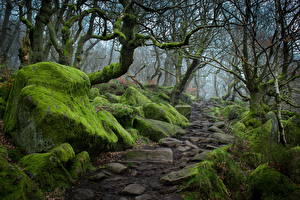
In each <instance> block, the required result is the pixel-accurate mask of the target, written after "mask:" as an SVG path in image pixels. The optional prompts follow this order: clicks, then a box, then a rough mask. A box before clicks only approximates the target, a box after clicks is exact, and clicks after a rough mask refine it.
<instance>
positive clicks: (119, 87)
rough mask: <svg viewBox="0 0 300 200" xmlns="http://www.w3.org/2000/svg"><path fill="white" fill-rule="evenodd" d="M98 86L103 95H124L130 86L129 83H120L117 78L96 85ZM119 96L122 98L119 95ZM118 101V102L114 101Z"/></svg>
mask: <svg viewBox="0 0 300 200" xmlns="http://www.w3.org/2000/svg"><path fill="white" fill-rule="evenodd" d="M96 87H97V88H99V92H100V94H101V95H105V96H106V95H108V94H114V95H123V94H124V93H125V91H126V89H127V88H128V86H127V85H125V84H121V83H119V82H118V81H117V80H112V81H110V82H109V83H101V84H98V85H96ZM118 98H120V97H119V96H118ZM118 102H119V101H118ZM112 103H117V102H112Z"/></svg>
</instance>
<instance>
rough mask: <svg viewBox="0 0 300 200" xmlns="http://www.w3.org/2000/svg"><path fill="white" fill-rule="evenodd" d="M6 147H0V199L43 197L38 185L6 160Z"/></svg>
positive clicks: (16, 199) (17, 199) (28, 199)
mask: <svg viewBox="0 0 300 200" xmlns="http://www.w3.org/2000/svg"><path fill="white" fill-rule="evenodd" d="M7 159H8V157H7V152H6V149H5V148H3V147H0V185H1V187H0V199H2V200H32V199H36V200H39V199H44V198H43V194H42V192H41V191H40V189H39V188H38V186H37V185H36V184H35V183H34V182H33V181H32V180H31V179H30V178H29V177H28V176H27V175H26V174H25V173H24V171H22V170H21V169H20V168H19V167H18V166H17V165H15V164H13V163H10V162H8V160H7Z"/></svg>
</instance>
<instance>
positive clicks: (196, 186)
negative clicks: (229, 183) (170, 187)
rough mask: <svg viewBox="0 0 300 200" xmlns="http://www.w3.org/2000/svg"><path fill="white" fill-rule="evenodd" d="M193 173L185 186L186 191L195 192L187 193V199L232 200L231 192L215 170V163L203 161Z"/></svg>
mask: <svg viewBox="0 0 300 200" xmlns="http://www.w3.org/2000/svg"><path fill="white" fill-rule="evenodd" d="M192 172H194V176H193V177H192V178H190V179H189V181H188V182H187V183H186V184H185V185H184V190H187V191H189V190H190V189H192V191H194V192H187V193H186V194H185V196H186V199H199V200H207V199H224V200H229V199H231V198H230V192H229V190H228V189H227V187H226V186H225V184H224V183H223V181H222V179H221V178H220V177H219V176H218V174H217V172H216V170H215V169H214V162H212V161H202V162H200V163H199V164H198V166H197V168H195V169H193V171H190V173H192Z"/></svg>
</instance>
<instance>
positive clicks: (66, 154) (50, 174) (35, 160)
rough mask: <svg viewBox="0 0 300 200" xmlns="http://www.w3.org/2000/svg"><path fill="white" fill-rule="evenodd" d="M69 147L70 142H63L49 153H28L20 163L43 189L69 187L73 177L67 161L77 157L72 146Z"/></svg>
mask: <svg viewBox="0 0 300 200" xmlns="http://www.w3.org/2000/svg"><path fill="white" fill-rule="evenodd" d="M69 147H70V145H69V144H62V145H60V146H58V147H55V148H54V149H52V150H51V151H49V152H47V153H33V154H29V155H26V156H24V157H23V158H22V159H21V160H20V161H19V165H20V166H21V167H23V168H24V170H25V172H26V173H28V174H30V175H31V176H32V178H33V180H34V181H35V182H36V183H38V184H39V186H40V188H42V189H43V190H53V189H54V188H56V187H68V186H69V185H70V183H71V182H72V177H71V175H70V173H69V172H68V170H67V169H66V163H67V162H68V161H71V160H72V159H73V158H74V157H75V153H74V151H73V149H72V147H71V149H69ZM60 158H61V159H62V160H60Z"/></svg>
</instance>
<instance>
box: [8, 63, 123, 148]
mask: <svg viewBox="0 0 300 200" xmlns="http://www.w3.org/2000/svg"><path fill="white" fill-rule="evenodd" d="M89 89H90V82H89V79H88V77H87V75H86V74H85V73H83V72H81V71H79V70H77V69H75V68H72V67H67V66H63V65H59V64H56V63H49V62H42V63H37V64H33V65H30V66H27V67H24V68H22V69H21V70H19V71H18V72H17V74H16V76H15V82H14V85H13V89H12V92H11V94H10V97H9V100H8V105H7V109H6V113H5V117H4V120H5V130H6V132H8V133H9V134H10V135H11V136H12V138H13V140H14V142H15V143H16V144H18V145H19V146H21V147H23V148H24V149H25V150H26V151H27V152H40V151H45V150H48V149H49V148H51V147H53V146H55V145H57V144H60V143H63V142H66V141H67V142H69V143H70V144H71V145H72V146H73V147H74V148H75V149H76V150H78V151H80V150H86V149H92V148H94V149H98V150H101V149H105V148H106V147H107V146H109V145H111V144H114V145H115V143H117V141H118V138H117V136H116V134H115V133H113V132H109V133H108V132H106V130H105V127H104V125H103V123H102V122H101V119H100V118H99V117H98V115H97V113H96V111H95V109H94V107H93V106H92V105H91V104H90V102H89V98H88V92H89Z"/></svg>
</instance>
